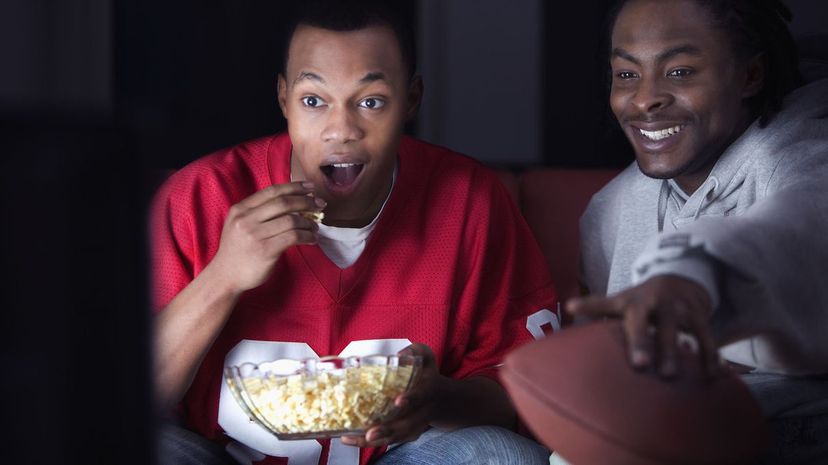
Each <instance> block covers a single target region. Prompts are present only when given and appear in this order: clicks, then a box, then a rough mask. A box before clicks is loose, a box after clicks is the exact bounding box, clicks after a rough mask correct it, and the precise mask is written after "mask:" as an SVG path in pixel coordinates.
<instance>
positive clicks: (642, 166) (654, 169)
mask: <svg viewBox="0 0 828 465" xmlns="http://www.w3.org/2000/svg"><path fill="white" fill-rule="evenodd" d="M636 163H637V164H638V169H639V170H641V172H642V173H644V176H647V177H648V178H653V179H673V178H675V177H678V176H680V175H681V174H682V173H683V172H684V168H685V167H683V166H680V167H675V166H663V165H657V164H651V163H646V162H645V163H642V162H641V160H640V158H636Z"/></svg>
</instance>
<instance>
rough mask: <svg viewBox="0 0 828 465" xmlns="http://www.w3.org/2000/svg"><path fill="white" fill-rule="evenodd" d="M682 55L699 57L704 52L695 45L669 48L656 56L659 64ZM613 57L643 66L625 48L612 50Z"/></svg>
mask: <svg viewBox="0 0 828 465" xmlns="http://www.w3.org/2000/svg"><path fill="white" fill-rule="evenodd" d="M682 54H684V55H696V56H698V55H701V54H702V51H701V49H699V48H698V47H696V46H695V45H690V44H685V45H679V46H676V47H673V48H669V49H667V50H665V51H663V52H661V53H659V54H658V56H656V61H657V62H664V61H667V60H669V59H670V58H673V57H674V56H676V55H682ZM612 57H613V58H615V57H618V58H623V59H625V60H627V61H631V62H633V63H635V64H637V65H640V64H641V62H640V61H639V60H638V59H637V58H635V57H634V56H632V55H631V54H630V53H629V52H628V51H626V50H624V49H623V48H617V47H616V48H614V49H612Z"/></svg>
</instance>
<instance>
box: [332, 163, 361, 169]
mask: <svg viewBox="0 0 828 465" xmlns="http://www.w3.org/2000/svg"><path fill="white" fill-rule="evenodd" d="M356 165H357V163H334V164H333V165H332V166H333V167H334V168H350V167H352V166H356Z"/></svg>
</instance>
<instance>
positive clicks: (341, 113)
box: [322, 105, 365, 144]
mask: <svg viewBox="0 0 828 465" xmlns="http://www.w3.org/2000/svg"><path fill="white" fill-rule="evenodd" d="M358 123H359V121H358V117H357V115H354V111H352V110H351V109H349V108H347V107H346V106H344V105H336V106H334V107H332V108H331V109H330V110H329V111H328V119H327V121H326V124H325V128H324V129H323V130H322V140H323V141H324V142H334V143H338V144H345V143H348V142H351V141H354V140H359V139H362V137H363V136H364V135H365V134H364V132H363V131H362V128H360V126H359V124H358Z"/></svg>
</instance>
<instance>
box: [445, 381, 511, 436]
mask: <svg viewBox="0 0 828 465" xmlns="http://www.w3.org/2000/svg"><path fill="white" fill-rule="evenodd" d="M439 383H440V387H439V389H438V392H439V394H438V398H437V402H436V403H435V405H434V411H433V414H432V418H431V421H430V423H431V425H432V426H435V427H437V428H441V429H446V430H455V429H459V428H464V427H467V426H477V425H495V426H501V427H503V428H507V429H513V428H514V426H515V423H516V421H517V414H516V413H515V409H514V407H513V406H512V403H511V402H510V401H509V397H508V396H507V394H506V391H505V390H504V389H503V388H502V387H501V386H500V385H499V384H498V383H497V382H495V381H494V380H491V379H489V378H486V377H483V376H477V377H472V378H468V379H464V380H455V379H451V378H448V377H445V376H440V379H439Z"/></svg>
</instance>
